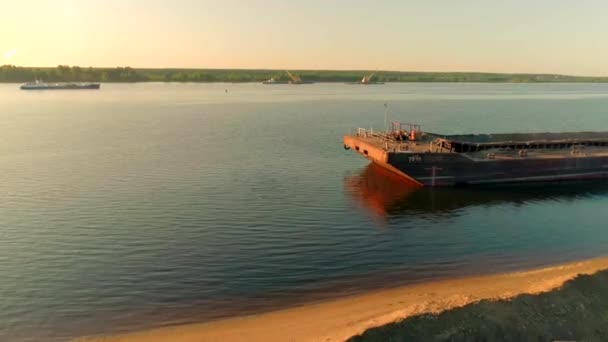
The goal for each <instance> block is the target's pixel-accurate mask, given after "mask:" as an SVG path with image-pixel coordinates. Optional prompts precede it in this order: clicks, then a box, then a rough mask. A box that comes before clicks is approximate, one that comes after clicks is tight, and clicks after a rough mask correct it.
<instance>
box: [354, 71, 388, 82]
mask: <svg viewBox="0 0 608 342" xmlns="http://www.w3.org/2000/svg"><path fill="white" fill-rule="evenodd" d="M375 75H376V72H372V73H371V74H368V75H365V76H363V78H362V79H361V81H359V82H347V83H346V84H363V85H368V84H384V82H376V81H372V78H373V77H374V76H375Z"/></svg>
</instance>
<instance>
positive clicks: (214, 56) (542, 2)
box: [0, 0, 608, 75]
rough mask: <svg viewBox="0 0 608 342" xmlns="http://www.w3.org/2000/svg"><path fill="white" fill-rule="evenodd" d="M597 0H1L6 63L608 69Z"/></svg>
mask: <svg viewBox="0 0 608 342" xmlns="http://www.w3.org/2000/svg"><path fill="white" fill-rule="evenodd" d="M607 17H608V1H600V0H581V1H565V0H536V1H534V0H528V1H523V0H511V1H492V0H485V1H484V0H469V1H467V0H461V1H447V0H446V1H439V0H437V1H432V0H428V1H406V0H401V1H399V0H386V1H371V0H349V1H346V0H334V1H332V0H326V1H323V0H308V1H300V0H291V1H288V0H285V1H278V0H266V1H263V0H249V1H245V0H243V1H237V0H217V1H208V0H199V1H195V0H174V1H168V0H167V1H162V0H150V1H144V0H123V1H119V0H78V1H77V0H48V1H45V0H39V1H34V0H0V64H16V65H23V66H55V65H58V64H68V65H80V66H118V65H120V66H127V65H128V66H132V67H184V68H185V67H193V68H269V69H366V70H370V69H374V70H375V69H380V70H412V71H493V72H534V73H562V74H576V75H608V44H607V42H606V37H608V20H607V19H606V18H607Z"/></svg>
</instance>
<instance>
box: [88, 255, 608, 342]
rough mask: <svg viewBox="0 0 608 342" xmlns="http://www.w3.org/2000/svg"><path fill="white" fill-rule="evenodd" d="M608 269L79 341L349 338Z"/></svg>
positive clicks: (408, 289) (380, 294)
mask: <svg viewBox="0 0 608 342" xmlns="http://www.w3.org/2000/svg"><path fill="white" fill-rule="evenodd" d="M604 269H608V257H603V258H596V259H589V260H585V261H580V262H574V263H569V264H563V265H557V266H552V267H546V268H541V269H534V270H529V271H522V272H515V273H505V274H496V275H486V276H476V277H467V278H461V279H450V280H441V281H435V282H432V283H423V284H415V285H408V286H403V287H398V288H393V289H387V290H381V291H375V292H372V293H367V294H362V295H356V296H351V297H346V298H341V299H337V300H332V301H327V302H323V303H317V304H310V305H305V306H301V307H295V308H290V309H285V310H279V311H274V312H269V313H264V314H259V315H254V316H246V317H239V318H230V319H225V320H220V321H214V322H208V323H199V324H189V325H182V326H174V327H165V328H158V329H150V330H146V331H141V332H135V333H130V334H123V335H114V336H101V337H89V338H82V339H78V341H90V342H92V341H95V342H99V341H104V342H144V341H158V342H164V341H167V342H169V341H171V342H200V341H344V340H346V339H348V338H349V337H351V336H354V335H358V334H361V333H363V332H364V331H365V330H367V329H369V328H372V327H378V326H381V325H385V324H388V323H391V322H395V321H398V320H401V319H404V318H406V317H410V316H413V315H417V314H421V313H439V312H442V311H445V310H449V309H453V308H456V307H461V306H464V305H466V304H470V303H473V302H477V301H479V300H482V299H508V298H512V297H514V296H516V295H519V294H524V293H526V294H536V293H541V292H546V291H550V290H553V289H556V288H558V287H560V286H561V285H562V284H563V283H564V282H565V281H568V280H570V279H573V278H575V277H576V276H577V275H579V274H593V273H596V272H598V271H601V270H604Z"/></svg>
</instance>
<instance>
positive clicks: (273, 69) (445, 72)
mask: <svg viewBox="0 0 608 342" xmlns="http://www.w3.org/2000/svg"><path fill="white" fill-rule="evenodd" d="M3 66H15V67H19V68H30V69H48V68H57V67H59V66H68V67H79V68H93V69H114V68H131V69H146V70H239V71H288V70H289V71H343V72H348V71H351V72H377V73H382V72H383V73H429V74H500V75H545V76H566V77H599V78H608V75H575V74H558V73H547V72H538V73H536V72H497V71H429V70H380V69H310V68H301V69H299V68H221V67H134V66H130V65H124V66H121V65H116V66H90V65H89V66H81V65H68V64H58V65H54V66H25V65H16V64H11V63H6V64H2V65H0V67H3Z"/></svg>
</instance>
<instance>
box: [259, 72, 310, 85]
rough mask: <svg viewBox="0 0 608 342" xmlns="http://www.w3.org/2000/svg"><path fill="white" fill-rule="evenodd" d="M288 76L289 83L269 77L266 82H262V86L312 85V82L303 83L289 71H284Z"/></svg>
mask: <svg viewBox="0 0 608 342" xmlns="http://www.w3.org/2000/svg"><path fill="white" fill-rule="evenodd" d="M285 72H286V73H287V76H289V81H277V80H276V79H275V78H274V77H271V78H270V79H269V80H268V81H264V82H262V84H313V83H314V82H312V81H303V80H302V78H301V77H300V76H298V75H294V74H292V73H290V72H289V71H285Z"/></svg>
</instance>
